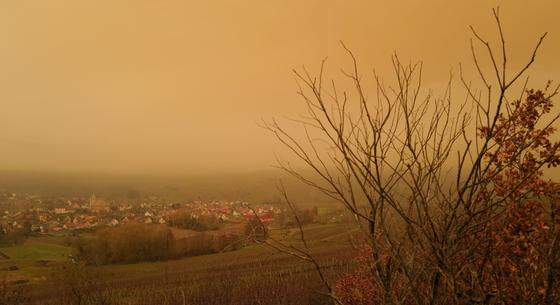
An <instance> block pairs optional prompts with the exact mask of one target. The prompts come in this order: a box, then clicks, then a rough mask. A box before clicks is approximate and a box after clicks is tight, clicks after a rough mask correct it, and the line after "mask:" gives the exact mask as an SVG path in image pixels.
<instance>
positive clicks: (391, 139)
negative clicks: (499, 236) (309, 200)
mask: <svg viewBox="0 0 560 305" xmlns="http://www.w3.org/2000/svg"><path fill="white" fill-rule="evenodd" d="M494 17H495V20H496V24H497V29H498V34H499V39H500V45H499V50H498V51H496V50H494V49H493V48H492V47H491V45H490V43H489V42H488V41H487V40H485V39H484V38H483V37H482V36H481V35H480V34H479V33H478V32H477V31H475V30H474V29H473V28H472V27H471V29H472V33H473V40H471V50H472V56H473V61H474V67H475V68H476V71H477V72H478V76H479V78H480V82H481V83H482V86H483V89H482V90H478V89H475V86H474V85H472V84H471V83H470V82H468V81H467V80H465V77H464V76H463V73H462V71H461V73H460V83H461V84H462V85H463V87H464V88H465V89H466V90H465V92H466V93H465V95H464V96H463V97H460V98H458V99H457V98H456V97H455V96H452V87H453V86H452V84H453V83H454V82H453V78H452V77H450V79H449V82H448V85H447V87H446V89H445V90H444V92H443V94H441V95H439V96H436V95H434V94H432V93H431V91H429V90H426V89H424V88H423V85H422V63H403V62H402V61H401V60H400V59H399V58H398V57H397V56H396V55H394V56H393V57H392V67H393V77H394V82H392V83H391V84H390V85H389V84H387V83H385V80H384V79H383V78H382V77H381V76H379V75H378V74H376V73H375V72H374V73H373V85H374V90H372V91H369V90H367V86H368V85H367V84H365V82H364V77H363V75H362V73H361V71H360V70H359V64H358V61H357V59H356V57H355V55H354V54H353V53H352V51H350V49H349V48H347V47H346V46H345V45H344V44H342V47H343V48H344V49H345V50H346V51H347V54H348V56H349V58H350V59H351V62H352V65H351V69H350V70H349V71H342V73H343V76H344V78H345V79H346V80H347V81H349V83H350V87H351V88H352V90H342V89H340V88H341V87H343V85H340V83H337V82H335V81H334V80H326V79H325V78H326V77H325V75H324V71H325V69H324V67H325V61H323V62H322V64H321V68H320V70H319V72H318V74H317V75H316V76H315V75H312V74H311V73H309V72H308V71H307V70H306V69H305V68H303V69H302V70H301V71H297V70H295V71H294V73H295V75H296V77H297V79H298V85H299V91H298V93H299V95H300V97H301V98H302V100H303V102H304V105H305V107H306V111H307V113H306V115H305V116H304V117H302V118H299V119H297V120H294V121H295V122H296V123H297V124H298V126H300V127H301V128H302V131H303V133H302V134H303V137H298V136H297V135H296V134H294V133H292V132H290V131H288V129H287V128H286V123H280V122H278V121H277V120H272V121H271V122H266V123H265V124H264V125H265V127H266V128H267V129H268V130H270V131H271V132H272V133H273V134H274V135H275V136H276V138H277V139H278V140H279V141H280V142H281V143H283V144H284V146H285V147H287V148H288V149H289V151H290V152H291V153H292V154H293V155H294V156H296V157H297V159H298V160H299V161H302V162H303V164H305V166H306V167H307V168H308V169H311V170H312V172H313V175H315V176H317V177H319V178H318V179H317V178H316V177H311V176H306V175H304V174H303V172H302V171H300V170H299V168H296V167H293V166H292V165H291V164H290V163H289V162H285V161H282V160H279V161H278V162H279V167H280V168H282V169H283V170H285V171H286V172H288V173H290V174H291V175H293V176H294V177H296V178H298V179H299V180H300V181H302V182H304V183H306V184H308V185H310V186H312V187H314V188H316V189H318V190H320V191H321V192H323V193H324V194H325V195H327V196H329V197H330V198H332V199H334V200H336V201H337V202H339V203H341V204H342V205H344V207H345V208H346V209H347V210H349V211H350V212H351V213H353V214H354V215H355V216H356V219H358V223H359V224H360V225H361V226H362V228H363V229H364V231H365V232H367V236H368V238H367V241H368V244H369V247H370V249H371V252H368V253H370V255H371V257H370V259H371V260H370V261H371V265H370V268H369V271H370V275H371V279H372V281H374V287H375V289H376V294H375V297H374V299H375V300H372V303H371V304H479V303H480V304H488V303H491V302H495V301H496V300H497V296H496V292H495V291H494V290H493V289H490V288H488V287H486V286H484V285H482V284H481V282H482V281H484V280H485V279H484V278H483V274H484V272H485V270H486V269H485V268H490V267H491V266H489V265H488V264H486V263H476V264H475V263H473V262H474V261H477V262H480V260H481V259H482V261H486V260H488V259H489V257H484V256H491V255H492V253H491V252H490V251H487V252H485V253H482V254H481V253H480V251H479V249H480V248H481V247H482V246H484V245H485V244H484V243H487V242H488V239H481V240H477V239H476V238H473V236H478V235H477V234H479V233H480V232H485V230H487V229H488V224H489V223H490V222H492V221H493V220H495V218H496V217H501V215H503V214H504V213H505V211H506V209H505V208H504V205H505V203H506V202H507V201H508V199H511V198H513V196H516V197H515V198H518V199H519V198H522V196H526V195H529V194H531V193H532V192H534V189H532V188H531V187H527V185H528V182H529V181H531V179H533V178H534V177H535V176H536V175H539V174H540V170H541V168H542V167H543V166H546V165H550V164H551V162H552V163H554V160H555V159H556V158H558V145H552V147H551V149H549V150H547V151H546V154H544V155H541V156H540V157H539V158H537V159H538V160H536V164H535V166H533V167H531V170H530V171H526V172H524V173H523V175H522V176H521V177H520V178H519V179H517V180H516V181H515V183H514V184H513V185H511V184H510V185H509V186H508V189H507V190H506V191H504V190H503V189H502V190H500V189H499V188H498V187H497V184H496V177H501V176H500V175H503V174H504V173H506V172H509V170H510V169H511V168H512V167H514V166H516V165H515V164H516V163H517V162H519V161H520V160H522V159H523V157H524V156H525V155H526V154H527V152H529V151H530V150H531V148H532V147H534V145H535V144H536V142H535V141H537V139H538V138H539V135H538V134H537V135H535V134H532V135H533V137H526V138H524V139H525V140H521V141H518V142H516V143H515V144H516V145H515V146H514V147H512V145H510V144H511V143H506V142H505V141H497V140H496V139H497V137H498V136H500V135H501V134H503V133H506V134H507V132H508V130H507V128H506V127H504V122H507V118H508V114H511V113H513V112H514V110H515V109H514V108H515V106H512V105H513V104H512V103H511V102H512V101H513V100H514V99H518V100H522V99H523V98H525V97H526V96H524V94H525V92H526V85H527V81H525V83H522V81H521V80H522V79H523V78H524V75H525V73H526V72H527V70H528V69H529V67H530V66H531V65H532V63H533V62H534V60H535V57H536V54H537V51H538V49H539V47H540V46H541V43H542V42H543V39H544V38H545V36H546V33H545V34H544V35H542V36H541V37H540V38H539V39H538V41H537V42H536V45H535V47H534V48H533V50H532V53H531V57H530V58H529V60H528V61H527V62H526V64H525V65H524V66H523V67H521V68H520V69H518V70H515V71H513V72H510V69H509V66H508V56H507V48H506V40H505V38H504V34H503V31H502V25H501V22H500V18H499V11H498V10H494ZM477 46H482V48H483V52H484V53H486V55H487V56H488V58H489V59H490V63H491V72H489V73H488V72H485V71H486V70H485V69H484V67H483V66H482V65H481V64H480V63H479V62H480V59H479V58H480V52H479V51H477ZM500 53H501V54H500ZM498 54H500V56H498ZM518 88H519V90H520V91H519V92H517V93H514V92H511V91H514V89H518ZM556 89H558V88H556ZM552 91H553V92H552V93H551V94H548V95H546V96H543V97H542V99H548V100H549V99H550V98H551V97H552V96H554V95H555V94H556V92H557V90H552ZM504 115H505V116H504ZM504 118H505V119H504ZM539 118H540V116H539ZM557 119H558V116H555V117H553V118H551V119H549V120H548V121H546V122H542V121H539V124H540V125H541V126H544V127H543V128H542V129H535V130H536V131H538V130H540V131H541V132H542V134H543V135H544V134H545V133H547V132H548V131H547V130H549V127H550V126H552V124H553V123H554V122H556V121H557ZM505 153H507V155H508V157H507V158H502V157H503V155H504V154H505ZM520 193H521V194H520ZM284 194H285V193H284ZM556 239H557V238H555V240H556ZM302 240H304V237H303V235H302ZM304 245H305V243H304ZM553 248H558V247H552V248H551V249H553ZM301 250H302V253H307V254H308V252H305V251H304V250H305V249H301ZM551 251H553V252H554V251H556V250H551ZM302 253H300V252H297V255H299V256H302V257H304V258H305V259H306V260H309V257H308V255H307V254H302ZM554 253H555V252H554ZM480 255H482V256H483V257H482V258H481V257H480ZM551 255H552V254H551ZM554 255H557V254H554ZM317 269H320V266H317ZM327 287H328V289H329V293H331V294H332V295H333V296H334V295H335V293H334V292H332V291H331V288H330V286H327ZM337 302H341V301H340V300H339V299H337ZM546 303H547V304H552V303H551V301H547V302H546Z"/></svg>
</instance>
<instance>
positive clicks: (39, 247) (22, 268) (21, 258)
mask: <svg viewBox="0 0 560 305" xmlns="http://www.w3.org/2000/svg"><path fill="white" fill-rule="evenodd" d="M0 252H2V253H3V254H4V255H6V256H7V257H9V258H8V259H2V260H0V278H4V279H8V281H10V280H31V279H34V278H37V277H40V276H44V275H46V274H48V273H49V270H51V269H52V268H53V267H54V266H56V265H58V264H59V263H61V262H64V261H66V260H67V259H68V256H69V255H71V254H72V253H73V252H74V249H72V248H70V247H66V246H64V245H62V242H61V240H60V238H52V237H31V238H28V239H27V240H26V241H25V242H24V243H23V244H21V245H14V246H9V247H0ZM10 268H11V269H16V268H17V270H9V269H10Z"/></svg>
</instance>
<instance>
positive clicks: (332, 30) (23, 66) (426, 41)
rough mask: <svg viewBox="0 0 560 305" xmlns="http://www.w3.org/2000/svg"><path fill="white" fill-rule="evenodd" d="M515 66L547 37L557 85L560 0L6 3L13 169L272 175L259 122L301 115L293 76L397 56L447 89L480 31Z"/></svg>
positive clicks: (0, 17) (543, 62) (4, 118)
mask: <svg viewBox="0 0 560 305" xmlns="http://www.w3.org/2000/svg"><path fill="white" fill-rule="evenodd" d="M497 4H500V6H501V13H502V19H503V23H504V29H505V34H506V37H507V38H508V46H509V47H510V50H511V51H512V65H515V64H519V62H518V61H516V60H515V59H516V58H519V59H520V58H526V56H528V55H529V53H530V50H531V48H532V46H533V43H534V42H535V41H536V39H537V38H538V36H539V35H540V34H541V33H542V32H544V31H548V32H549V36H548V38H547V40H546V41H545V43H544V45H543V48H542V52H541V53H540V54H539V57H538V61H537V63H536V64H535V66H534V68H533V70H531V74H532V75H534V78H533V79H534V80H535V81H537V82H536V83H535V85H541V84H542V80H546V79H553V80H557V81H560V59H559V58H558V54H560V20H559V19H560V18H559V17H558V13H559V12H560V1H555V0H550V1H521V0H519V1H513V0H507V1H488V0H484V1H483V0H478V1H443V0H441V1H425V0H423V1H373V0H370V1H353V0H339V1H330V0H313V1H310V0H258V1H257V0H251V1H244V0H236V1H227V0H220V1H217V0H216V1H211V0H208V1H187V0H183V1H178V0H151V1H148V0H90V1H86V0H83V1H76V0H18V1H8V0H3V1H0V39H1V44H0V106H1V109H2V111H0V169H38V170H52V169H56V170H73V171H82V170H84V171H91V170H95V171H134V172H143V171H153V170H157V171H166V170H175V171H199V170H206V169H210V170H218V169H227V170H239V169H244V170H247V169H249V170H252V169H260V168H266V167H268V166H269V165H270V164H272V163H274V157H273V156H274V155H273V152H274V151H276V150H277V148H276V145H275V144H274V143H275V140H274V139H273V138H272V137H271V135H270V134H268V133H267V132H266V131H264V130H263V129H262V128H260V127H258V126H257V124H256V122H258V121H259V120H260V119H262V118H264V119H269V118H271V117H278V116H283V115H288V116H293V115H295V114H297V113H299V112H301V110H302V104H301V103H300V101H299V99H298V97H297V95H296V86H295V82H294V77H293V75H292V73H291V69H292V68H294V67H299V66H301V65H302V64H306V65H307V66H309V67H310V69H312V70H313V69H315V68H317V66H318V63H319V62H320V60H321V59H322V58H323V57H326V56H328V57H329V61H328V65H329V67H331V68H332V69H331V70H330V71H332V72H333V73H337V69H338V68H340V67H344V66H347V65H348V59H347V58H346V57H345V54H344V52H343V50H342V49H341V47H340V44H339V40H343V41H344V42H345V43H346V44H347V45H348V46H349V47H350V48H351V49H353V50H354V51H355V53H356V54H357V56H358V57H359V59H360V61H361V63H362V66H363V67H364V69H372V68H374V67H376V68H377V70H378V71H379V72H381V73H382V74H383V73H384V71H386V70H387V67H388V63H390V55H391V53H392V52H393V51H397V52H398V54H400V57H401V58H404V59H422V60H423V61H424V66H425V72H426V85H427V86H434V87H438V86H439V85H440V84H441V83H442V82H444V81H446V78H447V76H448V73H449V70H450V69H451V68H456V67H457V65H458V63H459V62H462V63H464V64H465V65H469V64H471V58H470V55H469V49H468V44H469V38H470V33H469V30H468V25H469V24H472V25H474V26H475V27H476V28H478V29H480V31H481V33H482V34H484V35H485V36H487V37H495V36H494V35H495V31H494V30H495V28H494V21H493V19H492V14H491V8H492V7H494V6H496V5H497Z"/></svg>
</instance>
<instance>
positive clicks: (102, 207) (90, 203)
mask: <svg viewBox="0 0 560 305" xmlns="http://www.w3.org/2000/svg"><path fill="white" fill-rule="evenodd" d="M179 212H187V213H189V214H190V215H191V216H192V217H193V218H198V217H206V216H210V217H215V218H216V219H217V220H218V221H220V222H223V223H232V224H235V223H241V222H243V221H245V220H248V219H250V218H253V217H257V216H258V217H259V219H260V221H262V222H263V223H270V222H272V221H273V220H274V219H275V217H276V216H278V215H279V214H281V213H283V212H285V209H282V208H279V207H277V206H274V205H271V204H262V205H252V206H251V207H250V206H249V204H248V203H247V202H243V201H211V202H203V201H192V202H186V203H164V202H163V200H161V199H159V198H158V197H156V196H149V197H148V198H146V200H143V202H140V203H130V202H121V203H119V202H118V201H108V200H106V199H104V198H100V197H97V196H96V195H95V194H92V195H91V196H90V197H89V198H87V197H85V198H80V197H74V198H55V199H44V198H41V197H40V196H36V195H30V194H16V193H7V194H2V195H1V197H0V213H1V217H0V227H1V228H2V230H3V233H7V232H9V231H11V230H15V229H21V228H26V229H29V230H30V231H32V232H36V233H39V234H68V233H72V232H73V231H77V230H88V229H94V228H99V227H115V226H119V225H123V224H127V223H145V224H166V223H167V222H168V221H169V219H170V218H171V217H172V216H173V215H174V214H176V213H179Z"/></svg>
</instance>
